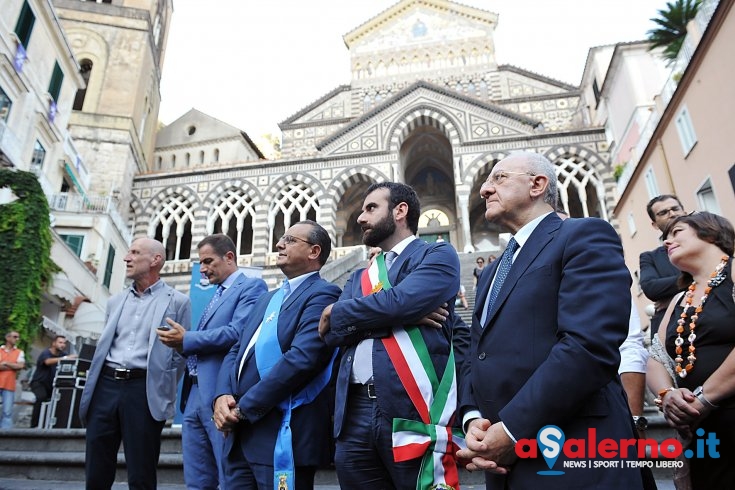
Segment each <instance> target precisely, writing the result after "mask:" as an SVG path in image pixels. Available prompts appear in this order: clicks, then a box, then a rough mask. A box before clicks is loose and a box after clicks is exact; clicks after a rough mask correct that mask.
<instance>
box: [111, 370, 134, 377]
mask: <svg viewBox="0 0 735 490" xmlns="http://www.w3.org/2000/svg"><path fill="white" fill-rule="evenodd" d="M112 377H113V378H114V379H130V370H129V369H122V368H115V374H113V376H112Z"/></svg>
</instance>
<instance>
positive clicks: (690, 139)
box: [676, 106, 697, 155]
mask: <svg viewBox="0 0 735 490" xmlns="http://www.w3.org/2000/svg"><path fill="white" fill-rule="evenodd" d="M676 131H677V132H678V133H679V141H680V142H681V149H682V150H684V155H688V154H689V152H690V151H691V150H692V148H693V147H694V145H695V144H696V143H697V135H696V134H695V133H694V125H692V119H691V117H689V110H688V109H687V108H686V106H684V107H683V108H682V109H681V111H679V115H678V116H676Z"/></svg>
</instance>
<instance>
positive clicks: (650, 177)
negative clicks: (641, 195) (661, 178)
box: [643, 167, 661, 199]
mask: <svg viewBox="0 0 735 490" xmlns="http://www.w3.org/2000/svg"><path fill="white" fill-rule="evenodd" d="M643 178H644V179H645V181H646V190H647V191H648V197H649V198H650V199H653V198H654V197H656V196H659V195H661V193H660V192H659V191H658V184H657V183H656V176H655V175H654V173H653V169H652V168H650V167H649V168H648V170H646V173H645V175H644V176H643Z"/></svg>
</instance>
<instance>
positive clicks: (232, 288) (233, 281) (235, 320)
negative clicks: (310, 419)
mask: <svg viewBox="0 0 735 490" xmlns="http://www.w3.org/2000/svg"><path fill="white" fill-rule="evenodd" d="M197 249H198V250H199V263H200V271H201V273H202V274H203V275H205V276H207V279H209V283H210V284H216V285H217V286H218V287H217V291H216V292H215V295H214V297H213V298H212V300H211V301H210V303H209V304H208V305H207V308H205V310H204V313H203V314H202V317H201V319H200V320H199V326H198V328H197V329H196V330H190V331H187V330H185V329H184V328H183V327H181V326H180V325H178V324H173V328H172V329H171V330H167V331H161V330H159V332H158V336H159V337H160V338H161V342H163V343H164V344H165V345H167V346H169V347H172V348H175V349H177V350H178V351H179V352H181V353H182V354H184V355H185V356H187V368H188V369H187V370H186V371H185V374H184V386H183V389H182V391H181V411H182V412H183V414H184V423H183V430H182V437H181V442H182V446H183V450H184V481H185V482H186V487H187V488H189V489H202V490H205V489H206V490H216V489H217V487H218V486H220V485H222V486H223V485H224V477H223V473H222V447H223V446H224V439H223V437H222V434H220V433H219V432H218V431H217V428H216V427H215V426H214V423H213V422H212V413H213V412H212V399H213V398H214V388H215V385H216V384H217V375H218V374H219V369H220V366H221V365H222V359H224V357H225V354H227V352H229V350H230V348H231V347H232V346H233V345H234V344H235V342H237V339H239V338H240V333H241V331H242V327H243V325H244V324H245V320H246V319H247V317H248V315H250V313H251V311H252V308H253V305H254V304H255V301H256V300H257V299H258V298H259V297H260V296H261V295H262V294H265V293H267V292H268V288H267V287H266V285H265V282H264V281H263V280H262V279H255V278H250V277H245V276H244V275H243V273H242V272H241V271H240V270H239V269H238V267H237V251H236V249H235V244H234V243H233V241H232V240H231V239H230V237H228V236H227V235H224V234H221V233H220V234H216V235H209V236H207V237H205V238H204V239H203V240H202V241H201V242H199V244H198V245H197Z"/></svg>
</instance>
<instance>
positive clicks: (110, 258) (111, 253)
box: [102, 245, 115, 289]
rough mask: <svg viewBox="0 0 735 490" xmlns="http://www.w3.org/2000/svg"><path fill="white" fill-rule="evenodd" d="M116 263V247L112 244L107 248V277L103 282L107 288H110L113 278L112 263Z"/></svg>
mask: <svg viewBox="0 0 735 490" xmlns="http://www.w3.org/2000/svg"><path fill="white" fill-rule="evenodd" d="M114 263H115V247H113V246H112V245H110V248H108V249H107V262H106V263H105V277H104V278H103V279H102V284H104V285H105V287H106V288H107V289H110V281H111V280H112V265H113V264H114Z"/></svg>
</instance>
